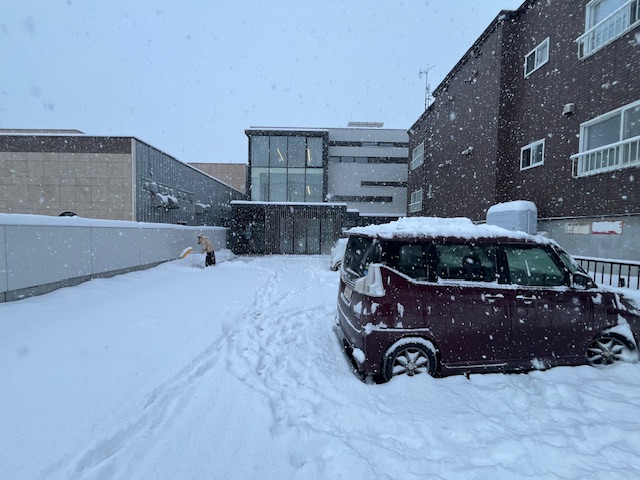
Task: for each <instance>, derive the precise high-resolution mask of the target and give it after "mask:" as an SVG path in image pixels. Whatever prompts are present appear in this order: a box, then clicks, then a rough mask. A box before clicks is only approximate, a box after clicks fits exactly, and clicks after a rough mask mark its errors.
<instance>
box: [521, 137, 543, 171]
mask: <svg viewBox="0 0 640 480" xmlns="http://www.w3.org/2000/svg"><path fill="white" fill-rule="evenodd" d="M543 163H544V140H539V141H537V142H533V143H531V144H529V145H527V146H526V147H522V148H521V149H520V170H527V169H529V168H533V167H537V166H538V165H542V164H543Z"/></svg>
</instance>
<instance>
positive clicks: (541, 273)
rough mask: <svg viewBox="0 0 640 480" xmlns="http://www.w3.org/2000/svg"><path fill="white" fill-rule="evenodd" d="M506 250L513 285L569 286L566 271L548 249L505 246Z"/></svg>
mask: <svg viewBox="0 0 640 480" xmlns="http://www.w3.org/2000/svg"><path fill="white" fill-rule="evenodd" d="M504 250H505V254H506V258H507V265H508V269H509V275H510V278H511V283H513V284H516V285H523V286H536V287H557V286H562V285H567V284H568V282H567V276H566V274H565V272H566V270H565V269H563V268H562V267H561V266H560V265H558V263H557V261H556V260H555V258H554V257H553V254H552V252H551V251H550V250H549V249H548V248H545V247H540V246H531V247H523V246H516V245H505V246H504Z"/></svg>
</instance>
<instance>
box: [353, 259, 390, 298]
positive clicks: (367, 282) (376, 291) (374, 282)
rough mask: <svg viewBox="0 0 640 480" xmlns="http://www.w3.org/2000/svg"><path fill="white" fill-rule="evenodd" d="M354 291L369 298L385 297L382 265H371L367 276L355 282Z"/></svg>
mask: <svg viewBox="0 0 640 480" xmlns="http://www.w3.org/2000/svg"><path fill="white" fill-rule="evenodd" d="M353 290H354V291H356V292H358V293H359V294H361V295H367V296H369V297H384V294H385V292H384V286H383V285H382V273H381V272H380V265H379V264H370V265H369V268H368V271H367V274H366V275H365V276H364V277H361V278H359V279H357V280H356V281H355V282H354V284H353Z"/></svg>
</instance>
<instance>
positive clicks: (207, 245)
mask: <svg viewBox="0 0 640 480" xmlns="http://www.w3.org/2000/svg"><path fill="white" fill-rule="evenodd" d="M198 245H202V253H206V254H207V256H206V258H205V260H204V266H205V267H210V266H211V265H215V264H216V252H214V251H213V245H211V241H210V240H209V237H207V236H206V235H202V234H200V235H198Z"/></svg>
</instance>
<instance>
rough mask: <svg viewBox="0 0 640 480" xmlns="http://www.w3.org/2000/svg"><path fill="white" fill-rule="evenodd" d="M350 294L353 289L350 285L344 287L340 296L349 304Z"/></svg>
mask: <svg viewBox="0 0 640 480" xmlns="http://www.w3.org/2000/svg"><path fill="white" fill-rule="evenodd" d="M352 294H353V287H352V286H350V285H345V286H344V290H343V291H342V295H344V298H345V300H346V301H347V302H348V303H351V295H352Z"/></svg>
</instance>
